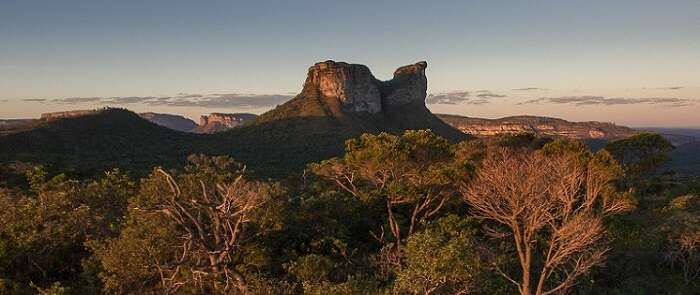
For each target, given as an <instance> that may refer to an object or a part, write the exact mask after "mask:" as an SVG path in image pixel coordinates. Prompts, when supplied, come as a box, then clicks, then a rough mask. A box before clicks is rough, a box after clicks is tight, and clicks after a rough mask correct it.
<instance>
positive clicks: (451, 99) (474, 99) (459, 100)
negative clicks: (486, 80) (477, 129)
mask: <svg viewBox="0 0 700 295" xmlns="http://www.w3.org/2000/svg"><path fill="white" fill-rule="evenodd" d="M500 97H506V96H505V95H501V94H495V93H492V92H491V91H488V90H477V91H475V92H474V94H472V93H471V92H469V91H452V92H444V93H433V94H430V95H428V97H427V98H426V99H425V102H426V103H427V104H448V105H457V104H467V105H484V104H488V103H490V102H491V99H492V98H500Z"/></svg>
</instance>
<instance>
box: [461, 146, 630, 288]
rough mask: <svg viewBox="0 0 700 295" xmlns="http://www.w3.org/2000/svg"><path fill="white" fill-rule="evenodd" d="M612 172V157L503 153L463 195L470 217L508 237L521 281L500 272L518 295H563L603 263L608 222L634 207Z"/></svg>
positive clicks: (491, 157) (484, 167) (561, 152)
mask: <svg viewBox="0 0 700 295" xmlns="http://www.w3.org/2000/svg"><path fill="white" fill-rule="evenodd" d="M613 164H614V161H612V159H611V158H610V157H609V155H608V154H607V153H600V154H597V155H595V156H585V155H581V154H580V153H571V152H566V149H560V150H559V151H556V150H555V151H554V152H552V153H550V154H546V153H545V152H542V151H536V152H528V151H523V150H508V149H501V150H499V151H496V152H494V153H492V154H490V155H489V156H488V157H487V158H486V159H485V160H484V162H483V163H482V166H481V168H480V170H479V172H478V174H477V177H476V179H475V180H474V181H473V182H472V184H471V185H470V186H468V187H465V188H464V189H463V196H464V198H465V200H466V201H467V202H468V203H469V205H471V207H472V212H473V214H474V215H475V216H476V217H477V218H481V219H484V220H487V221H490V222H491V223H493V224H494V226H492V227H489V228H488V230H489V232H490V234H491V235H493V236H494V237H497V238H501V239H505V238H507V237H510V239H511V244H512V246H513V247H514V252H515V254H516V255H517V262H518V264H519V266H520V269H519V273H520V277H516V276H514V275H513V274H512V273H510V274H509V273H508V271H507V270H504V269H502V267H501V266H500V265H498V264H496V265H495V270H496V271H497V272H498V273H499V274H500V275H502V276H503V277H504V278H505V279H506V280H508V281H509V282H511V283H512V284H514V285H515V286H516V287H517V289H518V291H519V292H520V293H521V294H523V295H529V294H537V295H544V294H554V293H563V292H565V291H566V290H568V289H569V288H571V287H572V286H573V285H575V284H576V282H577V280H578V279H579V278H580V277H581V276H583V275H584V274H586V273H587V272H588V271H590V270H591V269H592V268H593V267H594V266H596V265H599V264H601V263H602V262H603V261H604V260H605V254H606V252H607V251H608V250H609V249H608V248H607V247H606V246H605V243H604V235H605V225H604V223H603V218H604V217H606V216H609V215H612V214H618V213H621V212H624V211H626V210H628V209H629V208H631V206H632V204H631V202H630V200H629V199H627V198H626V197H625V196H624V195H620V194H617V193H615V188H614V185H613V181H614V180H615V178H616V177H617V176H618V175H619V173H618V171H619V170H618V169H616V167H614V165H613ZM511 249H512V248H511Z"/></svg>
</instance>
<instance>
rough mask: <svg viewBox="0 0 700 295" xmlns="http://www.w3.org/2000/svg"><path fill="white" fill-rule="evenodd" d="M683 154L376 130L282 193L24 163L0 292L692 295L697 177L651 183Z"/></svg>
mask: <svg viewBox="0 0 700 295" xmlns="http://www.w3.org/2000/svg"><path fill="white" fill-rule="evenodd" d="M258 128H261V127H258ZM241 132H242V131H241ZM36 136H40V134H38V135H36ZM172 144H173V145H175V144H177V143H175V142H173V143H172ZM180 148H181V147H180ZM669 149H670V145H669V144H668V142H666V141H665V140H663V138H661V137H660V136H658V135H655V134H640V135H637V136H634V137H631V138H628V139H624V140H621V141H617V142H613V143H610V144H609V145H607V146H606V147H605V148H603V149H602V150H599V151H597V152H592V151H590V150H589V149H588V148H587V147H586V146H585V145H584V144H582V143H580V142H577V141H568V140H550V139H543V138H536V137H534V136H532V135H516V136H503V137H499V138H496V139H493V140H486V141H482V140H470V141H462V142H451V141H448V140H446V139H444V138H442V137H440V136H438V135H436V134H434V133H432V132H430V131H406V132H405V133H403V134H401V135H392V134H389V133H380V134H375V135H372V134H364V135H362V136H359V137H357V138H354V139H350V140H348V141H347V142H346V144H345V152H344V153H343V154H342V155H341V156H340V157H335V158H329V159H326V160H318V161H316V162H315V163H312V164H309V165H308V166H307V167H306V169H305V170H304V171H303V172H302V173H291V172H288V173H289V174H288V175H286V176H287V177H285V178H281V179H283V180H281V181H272V180H266V179H264V178H261V177H259V176H260V174H259V172H258V174H251V173H249V168H248V167H247V166H246V165H244V164H248V165H254V164H255V163H251V162H250V161H244V162H237V161H236V160H240V159H236V160H234V159H231V158H230V157H228V156H204V155H201V154H194V155H191V156H189V157H188V158H187V162H185V163H183V164H181V165H174V166H168V165H170V163H163V164H161V165H163V166H164V167H166V168H161V167H152V168H151V170H150V171H151V172H150V173H149V174H146V175H145V176H143V177H138V178H137V177H134V176H133V175H139V174H134V173H131V172H130V171H124V170H118V169H112V170H106V171H104V172H100V173H96V174H94V175H89V176H87V177H81V178H77V177H71V176H67V175H66V174H61V173H56V172H54V171H47V170H46V169H45V168H44V167H42V166H33V165H28V164H23V163H13V164H12V165H5V166H3V167H1V168H2V169H0V176H1V177H2V179H0V186H2V189H0V206H2V208H3V210H2V211H0V294H33V293H41V294H95V293H107V294H517V293H520V294H561V293H567V292H568V293H576V294H696V293H697V290H698V289H700V195H699V194H700V183H698V182H697V180H693V179H688V178H678V177H676V176H674V175H672V174H658V173H655V172H654V171H655V170H656V169H657V168H658V167H659V166H661V165H663V162H664V161H665V154H666V153H668V152H669ZM186 151H187V149H181V150H178V153H182V152H186ZM212 154H216V151H213V152H212ZM115 156H116V155H115ZM288 156H289V157H295V156H296V155H293V154H290V155H288ZM153 161H154V162H157V161H158V158H156V159H154V160H153ZM80 163H81V162H80V161H79V159H76V162H75V163H74V164H75V165H80ZM109 163H110V164H111V163H112V162H109ZM114 163H116V162H114ZM149 163H152V162H147V163H139V165H137V166H136V168H137V169H141V168H142V167H143V165H146V164H149ZM141 164H143V165H141ZM167 167H177V168H176V169H171V168H167ZM258 167H261V166H258ZM127 168H128V167H127ZM18 171H22V172H23V175H17V172H18ZM280 171H281V170H280ZM83 176H85V175H83Z"/></svg>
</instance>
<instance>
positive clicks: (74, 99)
mask: <svg viewBox="0 0 700 295" xmlns="http://www.w3.org/2000/svg"><path fill="white" fill-rule="evenodd" d="M101 99H102V98H101V97H66V98H56V99H52V100H51V102H52V103H58V104H79V103H87V102H97V101H100V100H101Z"/></svg>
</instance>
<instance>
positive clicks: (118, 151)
mask: <svg viewBox="0 0 700 295" xmlns="http://www.w3.org/2000/svg"><path fill="white" fill-rule="evenodd" d="M199 139H200V138H199V137H198V136H197V135H195V134H187V133H183V132H178V131H174V130H171V129H168V128H165V127H162V126H159V125H156V124H153V123H151V122H149V121H147V120H145V119H143V118H141V117H140V116H139V115H137V114H135V113H133V112H130V111H127V110H123V109H102V110H99V111H95V112H92V113H89V114H82V115H76V116H66V117H61V118H55V119H50V120H46V119H44V120H38V121H36V122H35V123H34V124H33V126H32V128H31V129H29V130H25V131H22V132H17V133H13V134H9V135H5V136H2V137H0V161H3V162H11V161H16V160H19V161H23V162H30V163H36V164H45V165H49V166H51V167H55V168H59V169H60V170H61V171H65V172H68V173H74V174H78V175H90V174H93V173H97V172H99V171H103V170H104V169H109V168H113V167H119V168H130V169H134V170H136V171H141V172H144V171H148V170H150V169H151V167H152V166H154V165H165V166H168V165H172V164H176V163H178V162H181V160H183V159H184V157H185V156H186V155H187V154H189V153H192V152H195V151H199V150H201V149H198V148H195V147H194V145H195V144H196V143H198V142H199Z"/></svg>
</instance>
